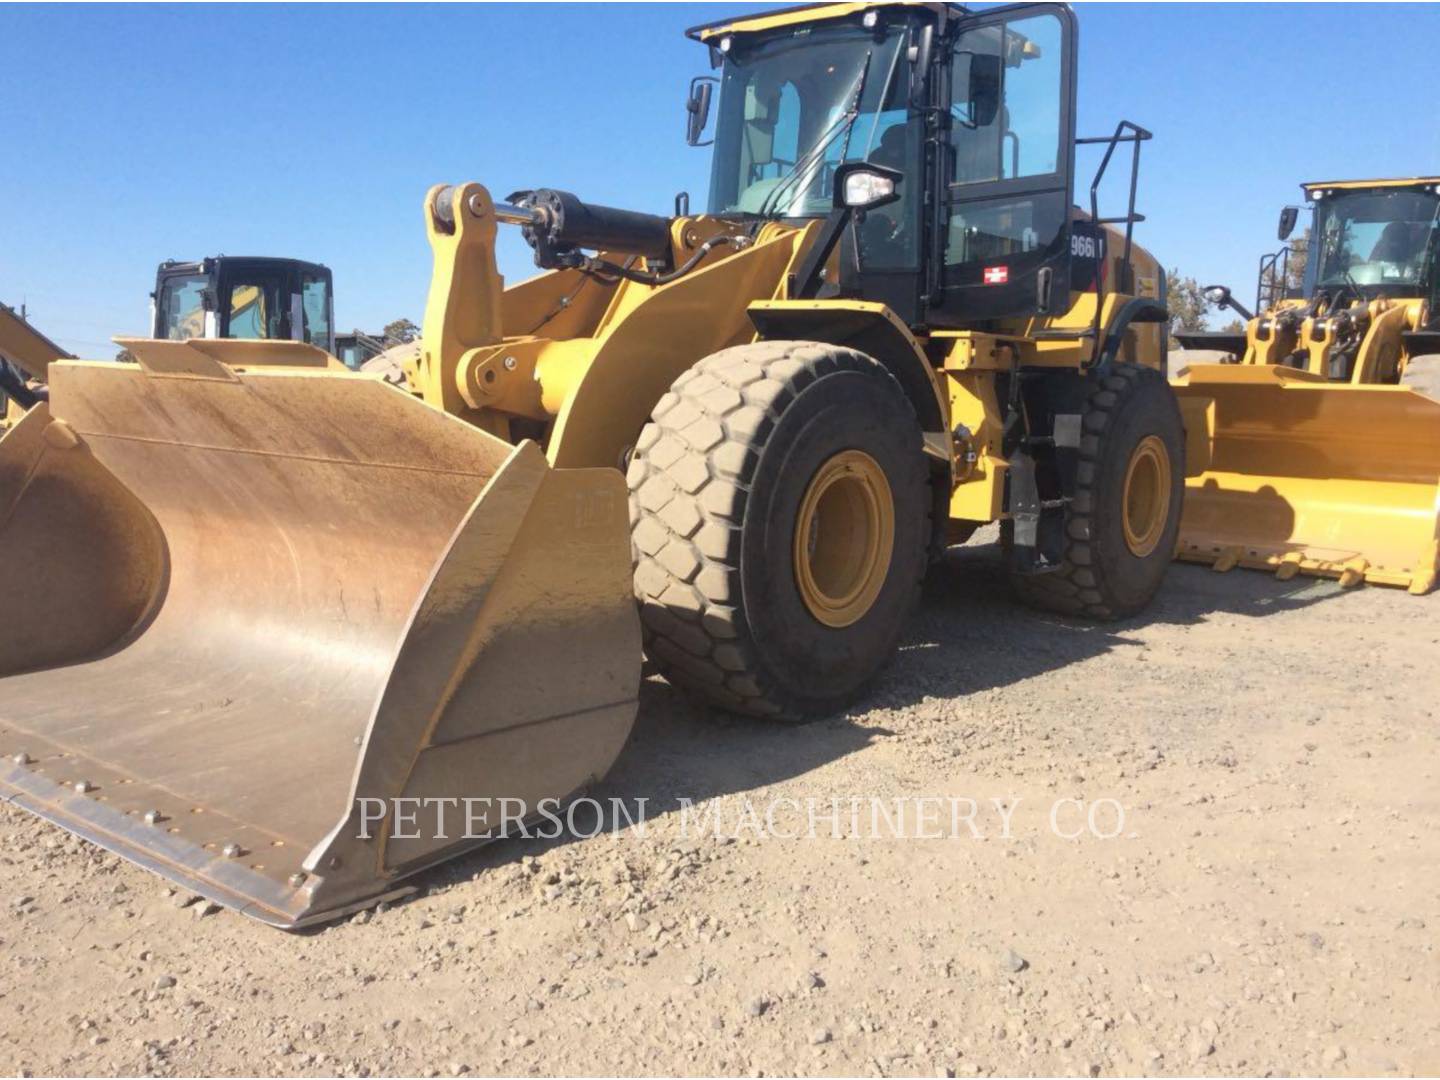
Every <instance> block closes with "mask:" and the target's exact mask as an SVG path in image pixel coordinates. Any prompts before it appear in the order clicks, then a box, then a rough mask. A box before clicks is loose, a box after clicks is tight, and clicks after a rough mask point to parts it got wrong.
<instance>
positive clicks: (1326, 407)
mask: <svg viewBox="0 0 1440 1080" xmlns="http://www.w3.org/2000/svg"><path fill="white" fill-rule="evenodd" d="M1302 187H1303V190H1304V192H1305V197H1306V199H1307V200H1308V201H1309V202H1310V204H1311V205H1312V207H1313V223H1312V225H1311V228H1310V239H1309V242H1308V245H1307V248H1306V251H1305V259H1306V262H1305V273H1304V277H1303V285H1302V286H1301V287H1300V288H1298V289H1286V288H1283V287H1281V286H1282V283H1283V282H1284V281H1285V280H1286V278H1287V277H1288V276H1289V275H1287V274H1286V272H1285V261H1286V258H1287V254H1288V253H1287V252H1286V251H1282V252H1279V253H1277V254H1276V255H1271V256H1267V258H1266V259H1264V260H1262V262H1261V268H1260V285H1259V288H1258V289H1257V300H1256V308H1257V310H1256V312H1255V313H1254V314H1252V313H1251V312H1250V311H1248V310H1246V309H1245V308H1244V307H1243V306H1242V305H1241V304H1239V303H1238V302H1237V301H1235V300H1234V298H1233V297H1232V296H1231V294H1230V290H1229V289H1227V288H1225V287H1223V286H1212V287H1211V288H1210V289H1208V290H1207V293H1209V294H1210V295H1211V298H1212V300H1214V301H1216V302H1218V303H1220V304H1221V305H1222V306H1228V307H1232V308H1234V309H1235V310H1236V311H1237V312H1239V313H1240V314H1241V315H1242V316H1243V317H1244V318H1245V319H1246V320H1247V324H1248V325H1247V327H1246V330H1245V333H1244V334H1243V335H1226V334H1206V333H1200V334H1188V335H1186V334H1182V335H1177V336H1178V337H1179V340H1180V343H1181V344H1182V345H1184V346H1185V347H1186V348H1194V349H1218V350H1220V351H1221V352H1222V353H1228V354H1229V358H1230V360H1231V362H1230V363H1218V364H1217V363H1213V362H1203V363H1193V364H1190V365H1188V367H1187V368H1186V369H1185V370H1182V371H1180V372H1179V373H1178V377H1177V378H1176V380H1175V391H1176V393H1177V395H1178V396H1179V398H1180V402H1181V406H1182V408H1183V410H1184V412H1185V415H1186V420H1187V425H1186V426H1187V429H1188V430H1189V432H1190V435H1191V444H1190V461H1191V472H1192V475H1191V476H1190V477H1189V479H1188V480H1187V490H1186V502H1185V514H1184V517H1183V519H1182V522H1181V529H1180V549H1179V555H1180V557H1181V558H1184V559H1191V560H1195V561H1200V562H1209V563H1211V564H1213V565H1215V566H1216V567H1217V568H1218V569H1229V568H1230V567H1232V566H1236V565H1241V566H1250V567H1256V568H1262V569H1264V568H1268V569H1273V570H1275V571H1276V572H1277V573H1278V574H1279V575H1280V576H1281V577H1282V578H1288V577H1290V576H1293V575H1294V574H1296V573H1306V574H1316V575H1324V576H1329V577H1338V578H1339V579H1340V581H1341V583H1342V584H1345V585H1354V584H1357V583H1359V582H1361V581H1371V582H1376V583H1381V584H1388V585H1402V586H1405V587H1407V588H1408V589H1409V590H1410V591H1411V592H1413V593H1417V594H1419V593H1425V592H1428V591H1430V590H1431V589H1432V588H1433V587H1434V585H1435V578H1436V570H1437V559H1440V547H1437V542H1436V539H1437V506H1440V503H1437V492H1440V269H1437V252H1440V177H1420V178H1409V179H1399V180H1347V181H1339V182H1327V183H1313V184H1304V185H1302ZM1296 219H1297V212H1296V210H1295V209H1294V208H1286V210H1285V211H1283V212H1282V214H1281V224H1280V230H1279V232H1280V239H1281V240H1286V239H1288V237H1289V235H1290V233H1291V231H1292V230H1293V229H1294V226H1295V223H1296ZM1175 356H1177V357H1178V358H1180V359H1181V362H1182V363H1183V357H1184V353H1183V352H1181V353H1179V354H1175ZM1206 359H1207V360H1208V359H1209V354H1206Z"/></svg>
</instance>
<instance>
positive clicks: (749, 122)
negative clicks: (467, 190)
mask: <svg viewBox="0 0 1440 1080" xmlns="http://www.w3.org/2000/svg"><path fill="white" fill-rule="evenodd" d="M690 36H691V37H692V38H695V39H696V40H699V41H702V42H704V43H705V44H707V45H709V47H710V49H711V58H712V63H713V64H714V65H715V66H716V67H717V68H719V69H720V74H719V106H718V111H717V116H716V120H715V125H714V136H713V146H714V149H713V152H712V153H713V157H712V164H711V185H710V203H709V210H710V212H711V213H712V214H716V215H721V216H738V217H742V218H745V217H753V218H783V219H786V220H796V219H805V218H825V217H827V216H829V215H831V214H832V212H833V211H834V210H835V209H836V203H837V201H838V199H839V196H838V195H837V194H836V192H835V177H836V174H837V171H840V170H842V168H845V169H853V168H855V167H857V166H859V165H860V164H862V163H868V164H872V165H874V166H877V167H878V169H879V170H884V169H891V170H895V171H896V172H898V173H899V177H898V179H897V181H896V185H895V190H896V194H897V195H898V198H896V199H895V200H894V201H893V202H891V203H890V204H888V205H886V206H883V207H879V208H877V209H874V210H870V211H864V210H862V211H858V212H856V213H855V214H853V215H852V217H853V220H851V221H850V222H848V223H847V229H846V234H845V236H844V237H843V239H842V240H841V242H840V244H839V245H838V247H839V258H838V260H837V269H838V280H830V281H828V282H827V283H826V285H825V286H824V289H823V291H822V292H821V293H820V295H822V296H823V295H833V294H838V295H859V296H863V297H864V298H865V299H867V300H874V301H880V302H883V303H885V304H887V305H888V306H889V307H890V308H891V309H892V310H893V311H895V313H896V314H897V315H899V316H900V318H901V319H902V320H903V321H905V322H906V323H907V324H909V325H911V326H914V327H917V328H919V327H940V328H943V327H947V326H974V325H975V324H976V323H981V322H985V321H987V320H997V319H1005V318H1012V317H1017V316H1028V315H1035V314H1045V313H1050V312H1054V313H1060V312H1063V311H1065V310H1066V309H1067V308H1068V307H1069V305H1070V298H1071V292H1072V289H1080V290H1083V289H1085V288H1088V287H1094V283H1095V282H1096V280H1097V275H1098V268H1099V266H1100V259H1101V256H1102V253H1103V239H1102V230H1101V228H1100V225H1102V224H1103V223H1104V222H1103V221H1101V220H1091V219H1087V216H1086V215H1084V214H1079V213H1077V212H1075V211H1072V208H1071V207H1072V188H1073V179H1074V161H1075V145H1076V139H1075V71H1076V27H1075V20H1074V17H1073V15H1072V13H1071V12H1070V10H1069V8H1068V7H1066V6H1065V5H1063V4H1047V3H1037V4H1016V5H1010V6H1006V7H999V8H992V9H989V10H987V11H983V12H978V13H972V12H968V11H966V10H964V9H962V8H959V7H956V6H953V5H946V4H905V5H899V4H897V5H876V6H874V7H868V8H862V7H859V6H857V5H829V6H821V7H817V8H813V9H790V10H789V11H781V12H777V13H774V14H770V15H761V16H756V17H754V18H751V19H743V20H739V21H732V22H729V23H726V24H713V25H711V26H706V27H697V28H695V29H694V30H692V31H690ZM705 98H706V101H700V100H698V99H697V97H696V96H693V95H692V101H691V108H690V112H691V115H692V117H693V116H694V114H695V113H696V111H697V110H698V109H700V108H703V107H704V106H705V104H706V103H707V102H708V94H707V95H705ZM1128 131H1129V134H1125V135H1124V137H1122V132H1120V131H1117V134H1116V136H1115V137H1113V138H1111V139H1107V140H1081V142H1087V141H1095V142H1104V141H1109V142H1110V143H1111V147H1110V150H1111V151H1112V152H1113V150H1114V143H1115V141H1116V140H1117V139H1118V140H1119V141H1130V139H1131V138H1133V139H1134V141H1136V142H1137V144H1138V141H1139V140H1140V139H1142V138H1148V133H1143V132H1140V131H1139V130H1138V129H1133V127H1130V128H1129V129H1128ZM691 141H692V142H695V143H696V144H697V145H707V144H706V143H704V142H702V141H700V140H698V139H696V138H694V137H693V134H692V139H691ZM1109 156H1110V155H1109V154H1108V153H1107V154H1106V163H1108V161H1109ZM1092 202H1093V191H1092ZM1090 218H1092V219H1093V218H1098V215H1090ZM1109 220H1110V221H1111V222H1125V223H1126V224H1127V229H1126V232H1127V246H1128V232H1129V223H1132V222H1133V221H1135V220H1139V218H1138V217H1136V216H1135V214H1134V183H1133V177H1132V184H1131V207H1130V210H1129V211H1128V213H1127V215H1126V216H1125V217H1124V218H1112V219H1109ZM1072 263H1073V264H1075V265H1072ZM832 276H834V275H832Z"/></svg>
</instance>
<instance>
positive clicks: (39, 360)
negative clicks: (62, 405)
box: [0, 304, 71, 433]
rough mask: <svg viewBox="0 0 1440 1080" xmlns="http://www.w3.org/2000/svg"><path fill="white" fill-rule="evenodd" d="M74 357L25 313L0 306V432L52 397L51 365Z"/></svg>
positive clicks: (6, 429)
mask: <svg viewBox="0 0 1440 1080" xmlns="http://www.w3.org/2000/svg"><path fill="white" fill-rule="evenodd" d="M22 306H23V305H22ZM70 358H71V357H70V354H69V353H67V352H66V351H65V350H64V349H62V348H60V346H59V345H56V344H55V343H54V342H53V341H51V340H50V339H49V338H48V337H46V336H45V335H44V334H42V333H41V332H40V331H39V330H36V329H35V327H33V326H31V325H30V323H29V321H28V320H27V319H26V318H25V316H24V314H23V313H22V312H17V311H16V310H15V309H14V308H11V307H7V306H6V305H4V304H0V433H3V432H5V431H8V430H9V429H10V428H11V427H13V426H14V425H15V423H16V422H17V421H18V420H19V419H20V417H22V416H24V415H25V410H26V409H29V408H31V407H32V406H34V405H35V404H37V403H38V402H41V401H44V400H45V399H46V398H47V397H48V396H49V390H48V389H47V388H46V387H45V378H46V373H47V372H48V370H49V368H50V364H51V362H52V361H55V360H63V359H70Z"/></svg>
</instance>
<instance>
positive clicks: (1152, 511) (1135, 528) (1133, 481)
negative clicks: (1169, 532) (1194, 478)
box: [1123, 435, 1170, 559]
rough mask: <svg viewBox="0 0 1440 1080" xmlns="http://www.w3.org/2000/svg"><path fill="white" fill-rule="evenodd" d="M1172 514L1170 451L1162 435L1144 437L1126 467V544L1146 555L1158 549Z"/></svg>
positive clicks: (1141, 555)
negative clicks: (1166, 523)
mask: <svg viewBox="0 0 1440 1080" xmlns="http://www.w3.org/2000/svg"><path fill="white" fill-rule="evenodd" d="M1169 517H1170V453H1169V451H1168V450H1167V449H1166V448H1165V443H1164V441H1163V440H1161V438H1160V436H1158V435H1147V436H1145V438H1143V439H1141V440H1140V443H1139V445H1138V446H1136V447H1135V450H1134V452H1133V453H1132V454H1131V455H1130V464H1129V465H1128V466H1127V467H1126V469H1125V513H1124V519H1123V520H1124V523H1125V546H1126V547H1128V548H1129V549H1130V553H1131V554H1132V555H1134V556H1135V557H1136V558H1140V559H1143V558H1144V557H1145V556H1147V555H1149V554H1150V553H1151V552H1153V551H1154V550H1155V548H1156V547H1157V546H1158V545H1159V543H1160V537H1161V536H1163V535H1164V534H1165V522H1166V521H1167V520H1168V519H1169Z"/></svg>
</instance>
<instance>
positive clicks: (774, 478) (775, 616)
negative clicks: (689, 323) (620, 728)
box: [627, 341, 933, 720]
mask: <svg viewBox="0 0 1440 1080" xmlns="http://www.w3.org/2000/svg"><path fill="white" fill-rule="evenodd" d="M627 480H628V482H629V485H630V495H631V498H630V520H631V536H632V538H633V542H634V549H635V558H636V567H635V593H636V597H637V600H638V602H639V605H640V616H641V623H642V626H643V629H644V634H645V649H646V653H647V654H648V655H649V657H650V659H651V660H652V661H653V662H654V663H655V665H656V666H657V667H658V668H659V669H660V670H661V672H662V673H663V674H664V675H665V676H666V678H667V679H669V680H670V681H671V682H672V683H675V684H677V685H679V686H681V687H683V688H684V689H686V690H688V691H692V692H694V693H695V694H697V695H699V696H701V697H703V698H705V699H708V700H709V701H711V702H714V703H715V704H718V705H720V706H723V707H725V708H727V709H731V710H733V711H737V712H743V713H750V714H753V715H757V716H770V717H774V718H776V719H784V720H801V719H808V718H812V717H815V716H819V715H824V714H826V713H830V712H834V711H836V710H837V709H840V708H843V707H844V706H845V705H846V704H848V703H849V702H850V701H852V700H854V699H855V698H856V697H857V696H859V694H860V693H862V692H863V690H864V689H865V686H866V684H867V683H868V682H869V681H870V680H871V679H872V678H873V677H874V676H875V675H876V674H877V673H878V672H879V671H880V669H881V668H882V667H884V665H885V663H886V662H887V661H888V660H889V659H890V657H891V655H892V654H893V653H894V651H895V648H896V645H897V643H898V641H899V637H900V633H901V631H902V629H903V627H904V623H905V619H906V617H907V616H908V614H909V612H910V609H911V608H912V606H913V605H914V603H915V600H916V599H917V597H918V596H919V591H920V583H921V580H922V578H923V576H924V572H925V568H926V564H927V553H928V547H929V543H930V539H931V524H930V517H931V507H932V504H933V500H932V497H931V492H930V490H929V472H928V468H927V464H926V461H925V456H924V449H923V438H922V435H921V431H920V425H919V422H918V420H917V419H916V416H915V411H914V409H913V408H912V406H911V404H910V402H909V400H908V398H907V397H906V396H905V392H904V390H902V389H901V387H900V384H899V383H898V382H897V381H896V380H895V378H894V376H892V375H891V374H890V373H889V372H888V371H887V370H886V369H885V368H884V367H882V366H881V365H880V364H878V363H877V362H876V361H874V360H872V359H871V358H870V357H868V356H866V355H864V354H863V353H859V352H856V351H854V350H851V349H842V348H837V347H834V346H831V345H823V344H816V343H810V342H794V341H766V342H757V343H754V344H750V345H741V346H737V347H735V348H731V349H725V350H723V351H721V352H718V353H715V354H714V355H713V356H709V357H707V358H705V359H704V360H701V361H700V362H699V363H697V364H696V365H695V366H694V367H692V368H691V369H690V370H689V371H687V372H686V373H685V374H683V375H681V376H680V378H678V379H677V380H676V381H675V383H674V385H673V386H672V387H671V391H670V393H668V394H666V395H665V397H663V398H662V399H661V400H660V402H659V404H658V405H657V406H656V408H655V412H654V415H653V418H652V422H651V423H650V424H648V425H647V426H646V427H645V429H644V431H643V433H642V434H641V436H640V440H639V442H638V444H637V445H636V448H635V452H634V454H633V456H632V458H631V461H630V466H629V470H628V473H627Z"/></svg>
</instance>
